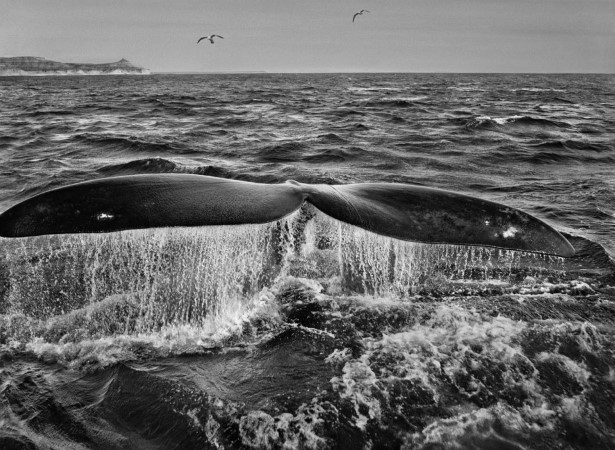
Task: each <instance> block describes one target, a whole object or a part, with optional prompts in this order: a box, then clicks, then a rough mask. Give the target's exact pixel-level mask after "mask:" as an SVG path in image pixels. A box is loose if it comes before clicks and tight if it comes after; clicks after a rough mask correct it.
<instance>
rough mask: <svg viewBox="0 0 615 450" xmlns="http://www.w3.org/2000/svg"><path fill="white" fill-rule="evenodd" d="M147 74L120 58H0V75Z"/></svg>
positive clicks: (146, 71) (142, 69)
mask: <svg viewBox="0 0 615 450" xmlns="http://www.w3.org/2000/svg"><path fill="white" fill-rule="evenodd" d="M133 74H135V75H149V74H150V71H149V70H147V69H144V68H142V67H137V66H135V65H133V64H132V63H131V62H130V61H127V60H125V59H121V60H119V61H118V62H113V63H106V64H78V63H61V62H57V61H50V60H48V59H45V58H39V57H36V56H18V57H14V58H0V76H15V75H133Z"/></svg>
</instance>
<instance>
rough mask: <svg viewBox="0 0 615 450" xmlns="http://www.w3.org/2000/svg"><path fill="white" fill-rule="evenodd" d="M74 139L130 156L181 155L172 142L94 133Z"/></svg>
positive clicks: (77, 135) (78, 135) (178, 147)
mask: <svg viewBox="0 0 615 450" xmlns="http://www.w3.org/2000/svg"><path fill="white" fill-rule="evenodd" d="M74 139H75V140H76V141H78V142H79V143H81V144H85V145H91V146H94V147H96V148H107V149H111V150H119V151H122V152H126V154H127V155H130V154H131V153H132V152H155V153H160V152H162V153H176V152H178V151H179V152H180V153H181V148H180V146H179V145H178V144H177V143H176V142H175V141H173V140H168V141H166V142H156V141H147V140H144V139H142V138H137V137H135V136H118V135H106V134H94V133H82V134H76V135H75V137H74Z"/></svg>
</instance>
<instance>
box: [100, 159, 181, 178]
mask: <svg viewBox="0 0 615 450" xmlns="http://www.w3.org/2000/svg"><path fill="white" fill-rule="evenodd" d="M177 168H178V166H177V164H176V163H174V162H173V161H169V160H167V159H163V158H146V159H137V160H133V161H128V162H124V163H120V164H110V165H106V166H104V167H101V168H100V169H98V170H97V172H98V173H101V174H104V175H105V176H119V175H133V174H139V173H172V172H176V171H177Z"/></svg>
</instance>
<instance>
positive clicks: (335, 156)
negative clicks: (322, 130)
mask: <svg viewBox="0 0 615 450" xmlns="http://www.w3.org/2000/svg"><path fill="white" fill-rule="evenodd" d="M355 157H356V156H355V154H353V153H351V152H348V151H346V150H344V149H340V148H335V149H326V150H319V151H317V152H314V153H311V154H307V155H305V156H303V158H302V159H303V160H304V161H307V162H310V163H325V162H343V161H347V160H350V159H354V158H355Z"/></svg>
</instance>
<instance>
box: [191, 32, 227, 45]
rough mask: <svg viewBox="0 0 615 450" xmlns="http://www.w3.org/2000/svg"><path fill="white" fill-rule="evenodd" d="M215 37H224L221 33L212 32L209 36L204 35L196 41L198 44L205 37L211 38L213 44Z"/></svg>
mask: <svg viewBox="0 0 615 450" xmlns="http://www.w3.org/2000/svg"><path fill="white" fill-rule="evenodd" d="M215 37H219V38H220V39H224V38H223V37H222V36H220V35H219V34H210V35H209V36H203V37H202V38H200V39H199V40H198V41H196V43H197V44H198V43H199V42H201V41H202V40H203V39H209V42H211V43H212V44H213V43H214V38H215Z"/></svg>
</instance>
